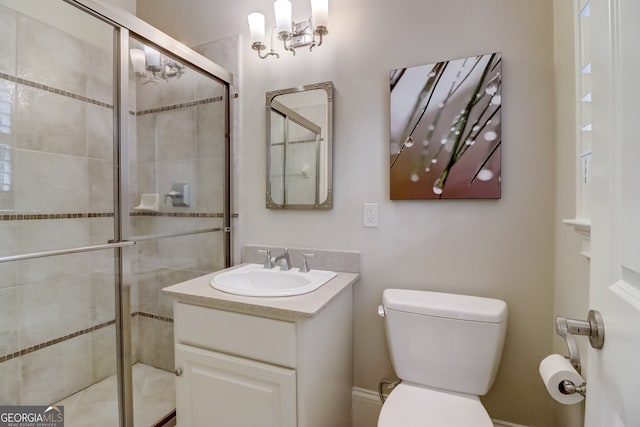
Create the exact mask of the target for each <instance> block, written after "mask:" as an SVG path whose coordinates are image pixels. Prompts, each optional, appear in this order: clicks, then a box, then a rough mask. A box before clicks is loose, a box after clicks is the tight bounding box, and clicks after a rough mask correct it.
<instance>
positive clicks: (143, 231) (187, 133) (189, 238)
mask: <svg viewBox="0 0 640 427" xmlns="http://www.w3.org/2000/svg"><path fill="white" fill-rule="evenodd" d="M129 60H130V67H129V91H130V96H129V103H130V111H129V120H130V127H129V150H128V151H129V177H128V184H129V190H128V196H129V209H130V211H129V222H128V233H129V236H128V237H127V240H132V241H135V242H136V246H135V248H133V249H130V250H128V253H129V254H130V257H129V258H128V259H126V261H127V262H128V264H129V268H130V280H129V281H130V283H131V295H132V298H131V314H132V320H131V322H132V353H133V359H132V363H133V397H134V413H135V414H136V419H144V420H145V422H144V423H143V425H148V423H147V422H146V421H147V420H150V421H156V420H155V419H153V418H154V417H155V416H156V414H157V413H158V412H160V413H166V412H170V411H173V410H174V409H175V397H174V390H175V388H174V381H175V375H174V373H173V372H174V369H175V366H174V346H173V301H172V300H171V298H170V297H168V296H166V295H164V293H163V292H162V288H164V287H167V286H170V285H173V284H176V283H179V282H182V281H185V280H189V279H192V278H194V277H197V276H201V275H203V274H207V273H210V272H213V271H217V270H220V269H222V268H224V267H225V266H227V265H228V262H229V260H228V259H227V258H228V256H227V244H226V239H227V237H226V234H227V233H226V232H225V221H226V220H225V218H228V208H227V197H228V196H227V194H228V188H227V182H228V178H227V176H226V174H227V171H228V166H227V160H226V159H227V154H228V152H227V150H228V147H227V134H226V133H227V125H226V123H227V109H226V108H227V107H226V105H227V102H226V101H227V99H226V97H227V90H226V86H225V85H223V84H222V83H220V82H219V81H217V80H215V79H213V78H212V77H210V76H207V75H205V74H203V73H201V72H199V71H197V70H196V69H195V68H193V67H191V66H190V65H189V64H186V63H183V62H181V61H180V60H178V59H176V58H175V57H173V56H172V55H170V54H169V53H168V52H166V51H164V50H162V49H160V48H159V47H157V46H153V45H151V44H149V43H148V42H144V41H142V40H139V39H137V38H135V37H130V38H129ZM150 403H151V404H150ZM146 413H148V414H149V415H146Z"/></svg>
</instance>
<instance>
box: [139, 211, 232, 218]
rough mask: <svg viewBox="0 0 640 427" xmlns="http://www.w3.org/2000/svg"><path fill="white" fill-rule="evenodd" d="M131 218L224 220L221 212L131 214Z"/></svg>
mask: <svg viewBox="0 0 640 427" xmlns="http://www.w3.org/2000/svg"><path fill="white" fill-rule="evenodd" d="M129 216H164V217H177V218H224V214H223V213H220V212H130V213H129Z"/></svg>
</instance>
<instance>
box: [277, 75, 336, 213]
mask: <svg viewBox="0 0 640 427" xmlns="http://www.w3.org/2000/svg"><path fill="white" fill-rule="evenodd" d="M332 123H333V83H332V82H324V83H317V84H313V85H308V86H298V87H294V88H290V89H282V90H275V91H272V92H267V195H266V196H267V197H266V199H267V200H266V205H267V208H269V209H331V208H332V207H333V183H332V143H333V141H332V140H333V136H332V134H333V127H332Z"/></svg>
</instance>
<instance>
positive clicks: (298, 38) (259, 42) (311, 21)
mask: <svg viewBox="0 0 640 427" xmlns="http://www.w3.org/2000/svg"><path fill="white" fill-rule="evenodd" d="M273 9H274V12H275V16H276V25H274V26H273V28H271V48H270V50H269V52H267V53H266V54H264V55H263V54H262V53H261V52H262V51H263V50H266V49H267V45H266V44H265V20H264V15H263V14H262V13H260V12H253V13H250V14H249V15H248V16H247V19H248V21H249V31H250V32H251V43H252V44H251V48H252V49H253V50H256V51H258V56H259V57H260V58H262V59H265V58H266V57H268V56H271V55H273V56H275V57H276V58H280V55H279V54H278V53H277V52H276V51H275V50H274V49H273V35H274V31H276V32H277V37H278V39H280V40H282V43H283V45H284V50H288V51H289V52H291V53H292V54H293V55H295V54H296V51H295V49H296V48H298V47H301V46H309V50H313V48H314V47H316V46H320V45H322V37H323V36H326V35H327V34H329V30H328V29H327V21H328V16H329V0H311V17H309V18H308V19H307V20H306V21H300V22H293V21H292V19H291V1H290V0H276V1H275V2H274V3H273ZM316 36H318V40H316Z"/></svg>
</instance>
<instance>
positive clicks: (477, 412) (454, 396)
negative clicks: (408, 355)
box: [378, 383, 493, 427]
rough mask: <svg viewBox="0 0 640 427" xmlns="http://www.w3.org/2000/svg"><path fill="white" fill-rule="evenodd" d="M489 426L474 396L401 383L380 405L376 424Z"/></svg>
mask: <svg viewBox="0 0 640 427" xmlns="http://www.w3.org/2000/svg"><path fill="white" fill-rule="evenodd" d="M398 426H402V427H443V426H446V427H493V423H492V422H491V418H490V417H489V414H488V413H487V411H486V410H485V409H484V406H482V403H480V399H479V398H478V397H477V396H468V395H463V394H460V393H451V392H445V391H436V390H432V389H428V388H424V387H418V386H413V385H408V384H404V383H401V384H400V385H398V386H397V387H396V388H394V389H393V391H392V392H391V394H389V397H388V398H387V400H386V401H385V402H384V405H382V411H380V417H379V418H378V427H398Z"/></svg>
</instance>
